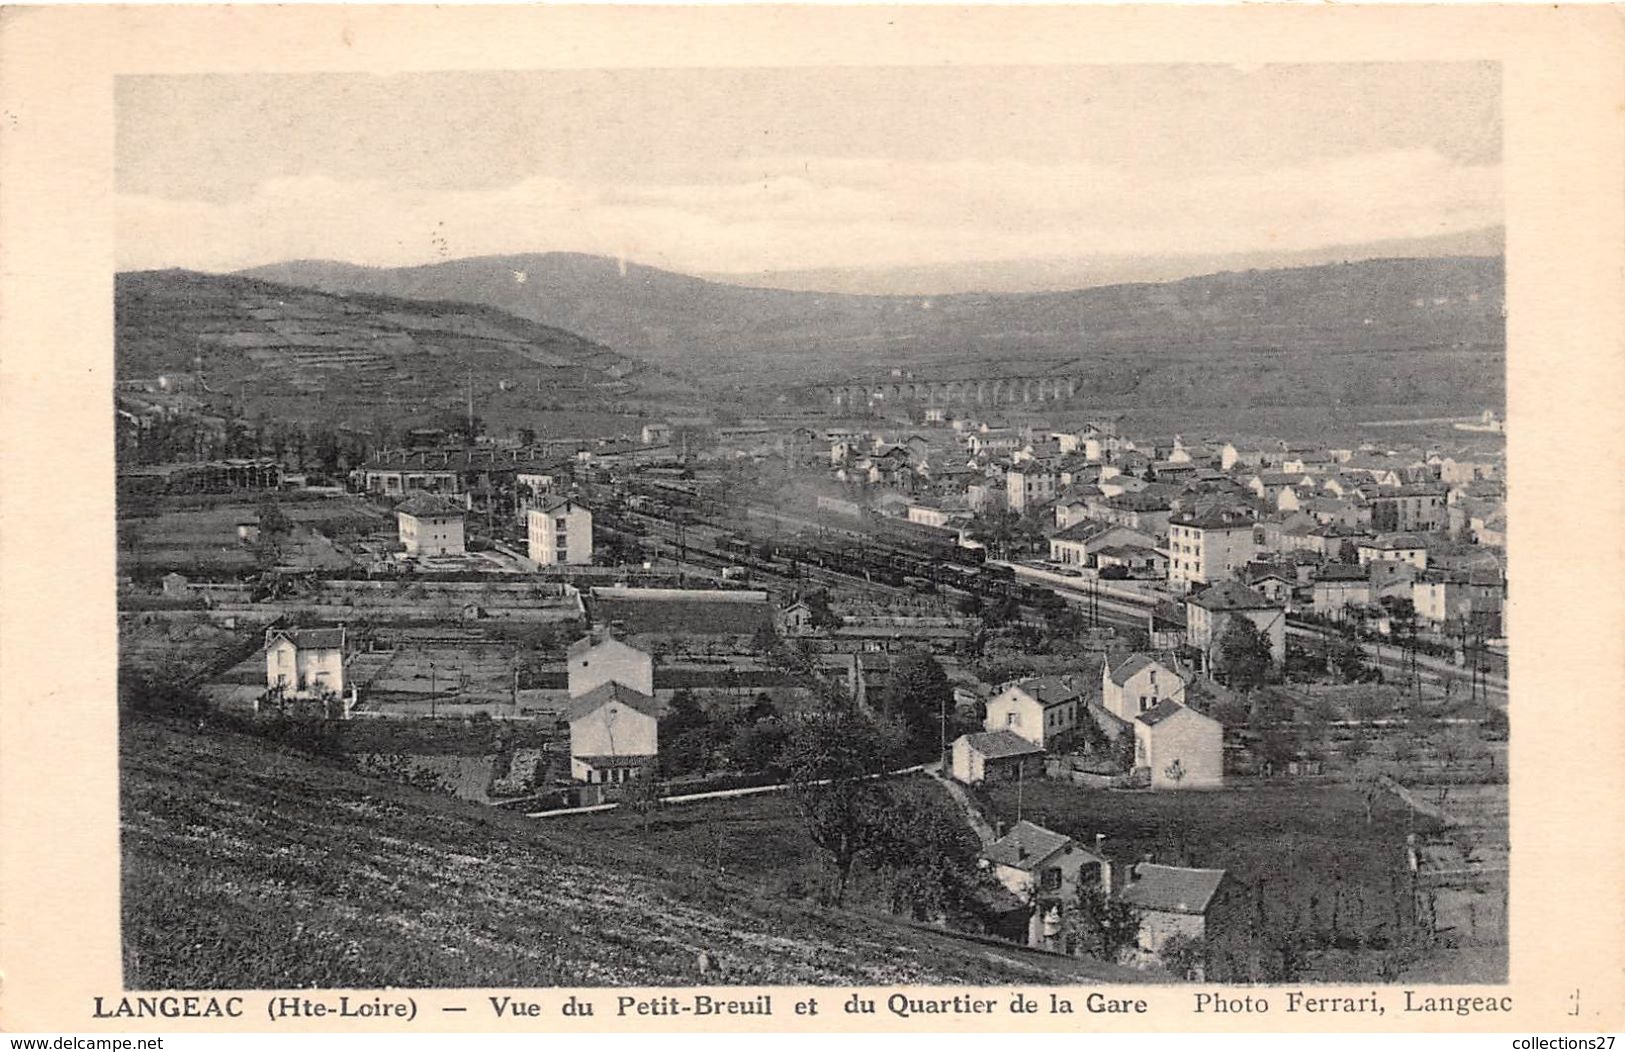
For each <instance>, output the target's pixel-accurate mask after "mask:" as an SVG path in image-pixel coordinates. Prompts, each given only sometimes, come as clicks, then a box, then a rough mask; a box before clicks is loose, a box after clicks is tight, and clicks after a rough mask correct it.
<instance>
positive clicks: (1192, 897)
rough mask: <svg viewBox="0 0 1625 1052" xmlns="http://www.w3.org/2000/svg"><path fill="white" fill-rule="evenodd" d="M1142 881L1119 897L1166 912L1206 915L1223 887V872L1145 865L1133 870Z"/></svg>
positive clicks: (1135, 904) (1147, 863)
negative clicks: (1215, 896)
mask: <svg viewBox="0 0 1625 1052" xmlns="http://www.w3.org/2000/svg"><path fill="white" fill-rule="evenodd" d="M1131 874H1138V875H1139V879H1138V880H1135V881H1133V882H1132V883H1130V884H1128V885H1126V886H1125V887H1124V888H1123V890H1122V891H1121V892H1119V893H1118V897H1119V898H1121V899H1122V900H1123V901H1124V902H1127V903H1129V904H1130V905H1132V906H1139V907H1141V908H1142V909H1148V910H1158V911H1161V912H1163V913H1194V914H1201V913H1206V912H1207V908H1208V905H1209V904H1210V903H1211V902H1212V901H1213V896H1214V895H1215V894H1216V893H1217V892H1218V890H1219V885H1220V884H1222V883H1223V882H1224V879H1225V871H1224V870H1222V869H1186V868H1184V867H1182V866H1159V865H1157V864H1156V863H1153V862H1141V863H1139V864H1138V865H1136V866H1133V867H1131Z"/></svg>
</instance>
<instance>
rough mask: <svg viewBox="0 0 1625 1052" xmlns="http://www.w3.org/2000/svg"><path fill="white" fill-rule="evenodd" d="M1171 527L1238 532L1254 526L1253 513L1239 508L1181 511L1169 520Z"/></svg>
mask: <svg viewBox="0 0 1625 1052" xmlns="http://www.w3.org/2000/svg"><path fill="white" fill-rule="evenodd" d="M1168 524H1169V525H1170V526H1194V527H1196V528H1197V529H1199V530H1238V529H1241V528H1243V527H1250V526H1252V525H1253V524H1254V519H1253V516H1252V514H1251V513H1249V512H1246V511H1242V510H1241V509H1239V508H1209V509H1205V510H1201V509H1198V510H1192V511H1181V512H1177V513H1175V514H1174V515H1173V516H1172V517H1171V518H1170V519H1169V520H1168Z"/></svg>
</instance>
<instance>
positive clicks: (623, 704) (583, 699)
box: [564, 682, 660, 784]
mask: <svg viewBox="0 0 1625 1052" xmlns="http://www.w3.org/2000/svg"><path fill="white" fill-rule="evenodd" d="M564 718H565V720H566V721H568V723H569V724H570V776H571V777H572V778H574V779H575V780H576V781H578V782H587V783H589V784H597V783H603V782H625V781H629V780H630V779H633V778H637V777H639V776H640V775H641V774H642V773H643V772H644V770H645V769H647V768H648V767H649V766H650V765H652V764H653V763H654V761H655V757H656V755H657V754H658V753H659V751H660V703H659V702H658V701H656V700H655V698H654V697H652V696H651V695H649V694H645V693H644V692H642V691H639V690H634V689H633V688H631V687H628V686H627V685H626V684H624V683H613V682H611V683H600V684H599V685H598V686H596V687H594V688H593V689H591V690H589V691H587V692H586V693H585V694H583V695H581V696H579V697H576V698H575V699H574V700H572V701H571V702H570V705H569V707H568V708H566V709H565V711H564Z"/></svg>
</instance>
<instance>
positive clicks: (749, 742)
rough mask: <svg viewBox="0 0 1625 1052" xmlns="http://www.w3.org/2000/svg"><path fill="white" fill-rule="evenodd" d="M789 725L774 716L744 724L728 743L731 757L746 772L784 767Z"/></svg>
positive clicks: (736, 729) (735, 730) (738, 727)
mask: <svg viewBox="0 0 1625 1052" xmlns="http://www.w3.org/2000/svg"><path fill="white" fill-rule="evenodd" d="M789 742H790V728H789V726H788V725H786V724H784V723H781V722H780V721H778V720H775V719H766V720H762V721H760V722H750V723H741V724H740V725H739V726H737V727H735V728H734V731H733V737H732V739H731V740H730V741H729V743H728V756H729V758H730V759H732V760H733V763H734V765H735V766H736V767H739V768H741V769H742V770H746V771H777V770H779V769H780V768H781V767H782V764H783V756H784V750H785V747H786V746H787V745H788V744H789Z"/></svg>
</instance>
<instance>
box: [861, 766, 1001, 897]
mask: <svg viewBox="0 0 1625 1052" xmlns="http://www.w3.org/2000/svg"><path fill="white" fill-rule="evenodd" d="M979 846H980V845H979V844H978V843H977V841H976V838H975V837H974V836H972V835H971V834H970V833H969V831H968V830H967V829H966V827H965V822H964V818H963V816H962V815H960V813H959V812H958V810H957V809H955V808H954V807H952V806H951V805H950V804H949V803H948V802H947V801H946V800H945V799H944V798H943V797H942V796H941V795H939V794H936V793H920V792H912V793H910V792H897V793H890V794H888V799H887V802H886V822H885V835H884V836H882V837H881V839H880V841H879V843H877V844H876V845H875V847H874V848H873V849H872V850H871V852H870V855H871V857H872V860H873V864H874V866H875V867H876V868H877V869H879V870H880V871H881V872H882V873H883V874H884V875H885V876H886V877H887V878H888V883H889V885H890V892H891V895H890V898H891V909H892V912H894V913H900V914H903V915H905V916H908V917H910V918H912V919H913V920H917V921H933V920H938V919H940V918H942V917H944V916H945V915H947V914H948V913H950V912H952V911H958V910H963V909H965V908H967V907H968V906H969V905H970V904H971V903H973V902H974V901H975V899H976V891H977V888H978V887H979V885H980V883H981V881H980V880H979V875H978V869H977V864H976V856H977V850H978V848H979Z"/></svg>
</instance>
